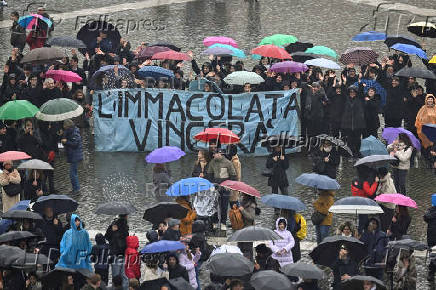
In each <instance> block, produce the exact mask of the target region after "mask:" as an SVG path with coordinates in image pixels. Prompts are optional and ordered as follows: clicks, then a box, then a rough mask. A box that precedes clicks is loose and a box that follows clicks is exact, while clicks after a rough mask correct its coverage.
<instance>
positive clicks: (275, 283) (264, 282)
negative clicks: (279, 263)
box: [250, 270, 295, 290]
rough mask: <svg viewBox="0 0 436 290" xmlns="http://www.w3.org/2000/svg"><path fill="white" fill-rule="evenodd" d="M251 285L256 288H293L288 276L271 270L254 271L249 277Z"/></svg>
mask: <svg viewBox="0 0 436 290" xmlns="http://www.w3.org/2000/svg"><path fill="white" fill-rule="evenodd" d="M250 284H251V286H253V287H254V289H256V290H290V289H295V286H293V285H292V284H291V282H290V281H289V279H288V277H286V276H285V275H283V274H280V273H278V272H276V271H273V270H264V271H259V272H257V273H254V274H253V276H251V279H250Z"/></svg>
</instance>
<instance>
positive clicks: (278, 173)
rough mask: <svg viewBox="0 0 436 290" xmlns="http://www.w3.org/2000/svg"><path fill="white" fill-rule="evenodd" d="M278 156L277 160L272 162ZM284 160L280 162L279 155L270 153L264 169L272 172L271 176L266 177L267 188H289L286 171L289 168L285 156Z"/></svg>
mask: <svg viewBox="0 0 436 290" xmlns="http://www.w3.org/2000/svg"><path fill="white" fill-rule="evenodd" d="M274 156H278V160H277V161H274V159H273V157H274ZM283 156H284V157H285V159H284V160H280V154H278V155H277V153H276V152H273V153H271V154H270V155H269V156H268V159H267V160H266V168H269V169H271V170H272V175H271V176H270V177H268V186H271V187H273V186H279V187H280V186H283V187H287V186H289V182H288V177H287V176H286V170H287V169H288V168H289V159H288V157H287V156H286V155H283Z"/></svg>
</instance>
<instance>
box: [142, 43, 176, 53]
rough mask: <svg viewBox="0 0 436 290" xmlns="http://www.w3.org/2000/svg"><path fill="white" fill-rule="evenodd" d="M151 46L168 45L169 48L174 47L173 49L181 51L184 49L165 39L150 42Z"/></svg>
mask: <svg viewBox="0 0 436 290" xmlns="http://www.w3.org/2000/svg"><path fill="white" fill-rule="evenodd" d="M150 46H162V47H167V48H169V49H172V50H174V51H177V52H179V51H181V50H182V49H181V48H180V47H178V46H176V45H174V44H171V43H168V42H165V41H158V42H155V43H152V44H150Z"/></svg>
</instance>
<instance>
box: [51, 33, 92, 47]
mask: <svg viewBox="0 0 436 290" xmlns="http://www.w3.org/2000/svg"><path fill="white" fill-rule="evenodd" d="M47 44H48V45H50V46H58V47H73V48H86V44H85V43H84V42H83V41H81V40H80V39H77V38H73V37H71V36H55V37H52V38H50V39H49V40H48V41H47Z"/></svg>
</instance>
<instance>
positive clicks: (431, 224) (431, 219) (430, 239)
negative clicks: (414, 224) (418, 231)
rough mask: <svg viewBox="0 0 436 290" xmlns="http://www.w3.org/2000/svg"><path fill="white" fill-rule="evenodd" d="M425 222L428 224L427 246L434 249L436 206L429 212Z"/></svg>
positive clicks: (435, 243)
mask: <svg viewBox="0 0 436 290" xmlns="http://www.w3.org/2000/svg"><path fill="white" fill-rule="evenodd" d="M424 221H425V222H426V223H427V245H428V246H429V247H434V246H436V206H433V207H431V208H429V209H428V210H427V212H426V213H425V214H424Z"/></svg>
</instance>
